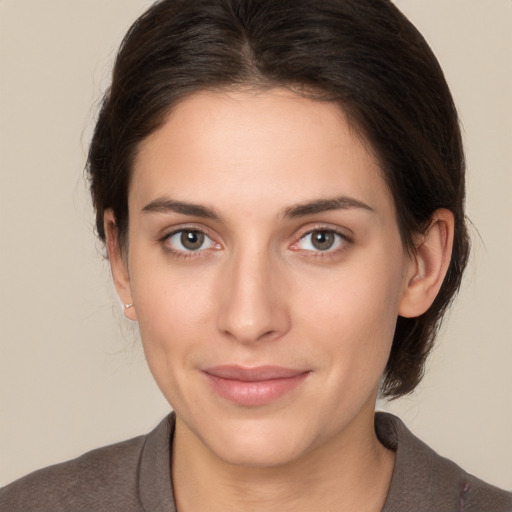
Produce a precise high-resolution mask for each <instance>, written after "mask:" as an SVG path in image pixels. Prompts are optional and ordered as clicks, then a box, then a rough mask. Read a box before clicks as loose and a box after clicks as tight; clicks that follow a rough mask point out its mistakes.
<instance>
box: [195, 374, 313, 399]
mask: <svg viewBox="0 0 512 512" xmlns="http://www.w3.org/2000/svg"><path fill="white" fill-rule="evenodd" d="M308 373H309V372H305V373H301V374H299V375H295V376H293V377H286V378H280V379H268V380H262V381H251V382H249V381H241V380H232V379H223V378H222V377H217V376H216V375H211V374H210V373H205V375H206V376H207V377H208V380H209V382H210V384H211V386H212V387H213V389H214V391H215V392H216V393H217V394H219V395H220V396H221V397H223V398H225V399H226V400H229V401H230V402H233V403H235V404H237V405H242V406H247V407H248V406H252V407H254V406H258V405H267V404H270V403H272V402H275V401H276V400H278V399H279V398H281V397H283V396H284V395H287V394H288V393H291V392H292V391H293V390H294V389H296V388H297V387H298V386H299V385H300V384H301V383H302V382H303V381H304V379H305V378H306V377H307V375H308Z"/></svg>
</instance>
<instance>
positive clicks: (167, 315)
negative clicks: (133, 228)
mask: <svg viewBox="0 0 512 512" xmlns="http://www.w3.org/2000/svg"><path fill="white" fill-rule="evenodd" d="M211 281H212V279H211V278H210V277H209V276H208V274H207V273H204V272H203V273H198V272H197V269H196V272H192V271H191V272H188V271H186V272H183V271H181V272H176V271H175V269H173V267H171V266H169V265H144V266H141V268H137V265H136V263H135V264H134V265H133V274H132V291H133V297H134V302H135V304H136V306H137V321H138V325H139V330H140V334H141V339H142V343H143V346H144V351H145V354H146V358H147V361H148V364H149V366H150V369H151V371H152V372H153V374H154V375H155V378H156V380H157V382H158V381H159V380H160V379H161V378H162V377H159V375H160V374H165V378H166V379H167V378H169V379H170V378H172V375H171V373H170V372H169V371H168V370H169V368H170V367H172V368H174V369H175V370H176V371H177V372H179V371H180V368H183V367H187V362H188V361H189V360H190V358H191V356H192V355H193V354H194V352H195V348H196V347H197V346H199V345H200V343H201V340H204V339H205V338H208V337H209V332H208V330H209V329H211V321H210V322H208V321H207V320H208V319H211V316H212V306H213V304H214V303H215V297H214V291H213V290H214V287H213V286H212V283H211ZM173 371H174V370H173ZM158 383H159V384H160V382H158Z"/></svg>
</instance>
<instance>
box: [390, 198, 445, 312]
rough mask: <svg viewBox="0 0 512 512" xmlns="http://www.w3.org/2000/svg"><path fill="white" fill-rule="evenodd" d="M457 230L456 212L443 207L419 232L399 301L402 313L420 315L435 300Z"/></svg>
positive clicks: (399, 310)
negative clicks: (425, 228)
mask: <svg viewBox="0 0 512 512" xmlns="http://www.w3.org/2000/svg"><path fill="white" fill-rule="evenodd" d="M453 232H454V218H453V213H452V212H451V211H450V210H446V209H445V208H441V209H439V210H436V211H435V212H434V214H433V215H432V219H431V222H430V226H429V227H428V229H427V231H426V232H425V233H423V234H421V235H418V238H417V241H416V242H417V243H416V248H415V254H414V255H413V257H411V262H410V263H411V264H410V268H409V272H408V275H407V277H406V282H405V288H404V291H403V294H402V298H401V300H400V304H399V309H398V314H399V315H400V316H403V317H408V318H413V317H417V316H420V315H422V314H423V313H425V311H427V309H428V308H429V307H430V306H431V304H432V302H434V299H435V298H436V296H437V294H438V292H439V290H440V288H441V285H442V284H443V280H444V277H445V275H446V272H447V271H448V267H449V265H450V259H451V255H452V247H453Z"/></svg>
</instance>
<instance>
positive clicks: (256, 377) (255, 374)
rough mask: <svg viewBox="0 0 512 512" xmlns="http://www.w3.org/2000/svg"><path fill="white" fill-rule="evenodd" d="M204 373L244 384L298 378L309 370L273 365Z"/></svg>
mask: <svg viewBox="0 0 512 512" xmlns="http://www.w3.org/2000/svg"><path fill="white" fill-rule="evenodd" d="M203 371H204V372H205V373H207V374H209V375H213V376H214V377H220V378H222V379H229V380H239V381H243V382H260V381H265V380H272V379H289V378H291V377H297V376H298V375H302V374H304V373H308V372H307V370H299V369H296V368H285V367H282V366H271V365H265V366H254V367H250V368H248V367H244V366H238V365H221V366H214V367H211V368H206V369H205V370H203Z"/></svg>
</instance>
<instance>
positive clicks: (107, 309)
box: [0, 0, 512, 489]
mask: <svg viewBox="0 0 512 512" xmlns="http://www.w3.org/2000/svg"><path fill="white" fill-rule="evenodd" d="M149 4H150V2H149V1H147V0H0V262H1V265H0V485H3V484H6V483H7V482H9V481H11V480H12V479H14V478H17V477H19V476H21V475H23V474H25V473H27V472H29V471H32V470H34V469H36V468H39V467H42V466H45V465H48V464H52V463H55V462H59V461H63V460H66V459H69V458H72V457H75V456H77V455H79V454H81V453H83V452H84V451H86V450H89V449H92V448H95V447H98V446H101V445H105V444H108V443H112V442H115V441H119V440H122V439H125V438H128V437H132V436H134V435H137V434H140V433H145V432H147V431H149V430H150V429H151V428H152V427H153V426H154V425H155V424H156V422H157V421H158V420H159V419H160V418H161V417H163V415H165V414H166V413H167V412H168V410H169V406H168V405H167V403H166V402H165V400H164V399H163V398H162V397H161V395H160V392H159V391H158V389H157V387H156V385H155V384H154V383H153V380H152V378H151V376H150V375H149V372H148V370H147V369H146V364H145V361H144V357H143V354H142V350H141V348H140V345H139V342H138V339H137V334H136V332H135V330H134V329H133V327H132V326H131V325H129V324H128V323H127V322H126V321H125V320H124V317H123V316H122V313H121V308H120V304H119V303H118V301H117V298H116V296H115V294H114V293H113V291H112V285H111V284H110V275H109V269H108V266H107V264H106V262H105V261H104V259H103V258H102V255H103V250H102V248H101V246H100V245H99V244H98V243H97V242H96V241H95V238H94V232H93V231H94V230H93V225H92V223H93V216H92V209H91V206H90V203H89V198H88V191H87V186H86V183H85V182H84V179H83V167H84V162H85V154H86V151H87V143H88V140H89V138H90V133H91V127H92V124H93V121H94V118H95V115H96V112H97V104H98V99H99V97H100V93H101V91H103V90H104V88H105V87H106V85H107V84H108V79H109V73H110V68H111V63H112V60H113V56H114V55H115V51H116V49H117V46H118V44H119V42H120V39H121V37H122V36H123V34H124V33H125V31H126V30H127V28H128V27H129V25H130V24H131V22H132V21H133V20H134V19H135V18H136V16H137V15H138V14H140V13H141V12H142V11H143V10H144V9H145V8H146V7H148V6H149ZM397 4H398V6H399V7H400V8H401V9H403V11H404V12H405V13H406V14H407V15H408V16H409V17H410V19H411V20H412V21H413V22H414V23H415V24H416V26H417V27H418V28H419V29H420V31H421V32H422V33H423V34H424V35H425V37H426V38H427V40H428V41H429V43H430V44H431V46H432V48H433V49H434V52H435V53H436V54H437V56H438V58H439V60H440V62H441V64H442V66H443V68H444V70H445V73H446V76H447V79H448V82H449V84H450V86H451V88H452V92H453V95H454V97H455V100H456V103H457V105H458V107H459V110H460V114H461V118H462V122H463V127H464V138H465V141H466V150H467V160H468V187H469V189H468V214H469V217H470V219H471V220H472V222H473V224H474V226H475V228H476V229H474V230H473V238H474V242H473V245H474V247H473V248H474V254H473V258H472V261H471V264H470V267H469V269H468V272H467V275H466V278H465V281H464V285H463V289H462V292H461V294H460V296H459V299H458V300H457V302H456V304H455V305H454V308H453V310H452V313H451V315H450V317H449V318H448V321H447V322H446V324H445V326H444V328H443V331H442V333H441V336H440V337H439V341H438V347H437V349H436V351H435V353H434V354H433V357H432V358H431V360H430V364H429V367H428V372H427V375H426V377H425V379H424V381H423V383H422V384H421V386H420V388H419V389H418V390H417V391H416V392H415V393H414V394H413V395H411V396H409V397H407V398H406V399H402V400H400V401H398V402H395V403H393V404H391V405H388V404H379V407H380V408H384V409H388V410H392V411H394V412H398V414H399V415H400V416H401V417H402V418H403V419H404V420H405V422H406V423H407V424H408V426H409V427H410V428H411V429H412V430H413V431H414V432H415V433H416V434H417V435H418V436H419V437H421V438H422V439H423V440H424V441H426V442H427V443H428V444H430V445H431V446H432V447H433V448H434V449H436V450H437V451H438V452H440V453H442V454H444V455H446V456H448V457H449V458H452V459H453V460H455V461H456V462H457V463H458V464H460V465H462V466H463V467H464V468H465V469H467V470H468V471H470V472H472V473H475V474H476V475H478V476H480V477H482V478H484V479H486V480H488V481H490V482H492V483H495V484H497V485H499V486H502V487H505V488H508V489H512V464H511V463H510V461H511V460H512V442H510V437H511V433H512V403H511V399H510V393H511V391H512V371H511V366H512V264H511V263H510V255H511V254H512V220H511V219H512V201H510V197H511V195H512V172H511V164H512V157H511V155H512V152H511V146H512V137H511V135H512V64H511V63H512V1H510V0H428V1H425V0H399V1H398V0H397ZM476 230H478V232H477V231H476Z"/></svg>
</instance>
